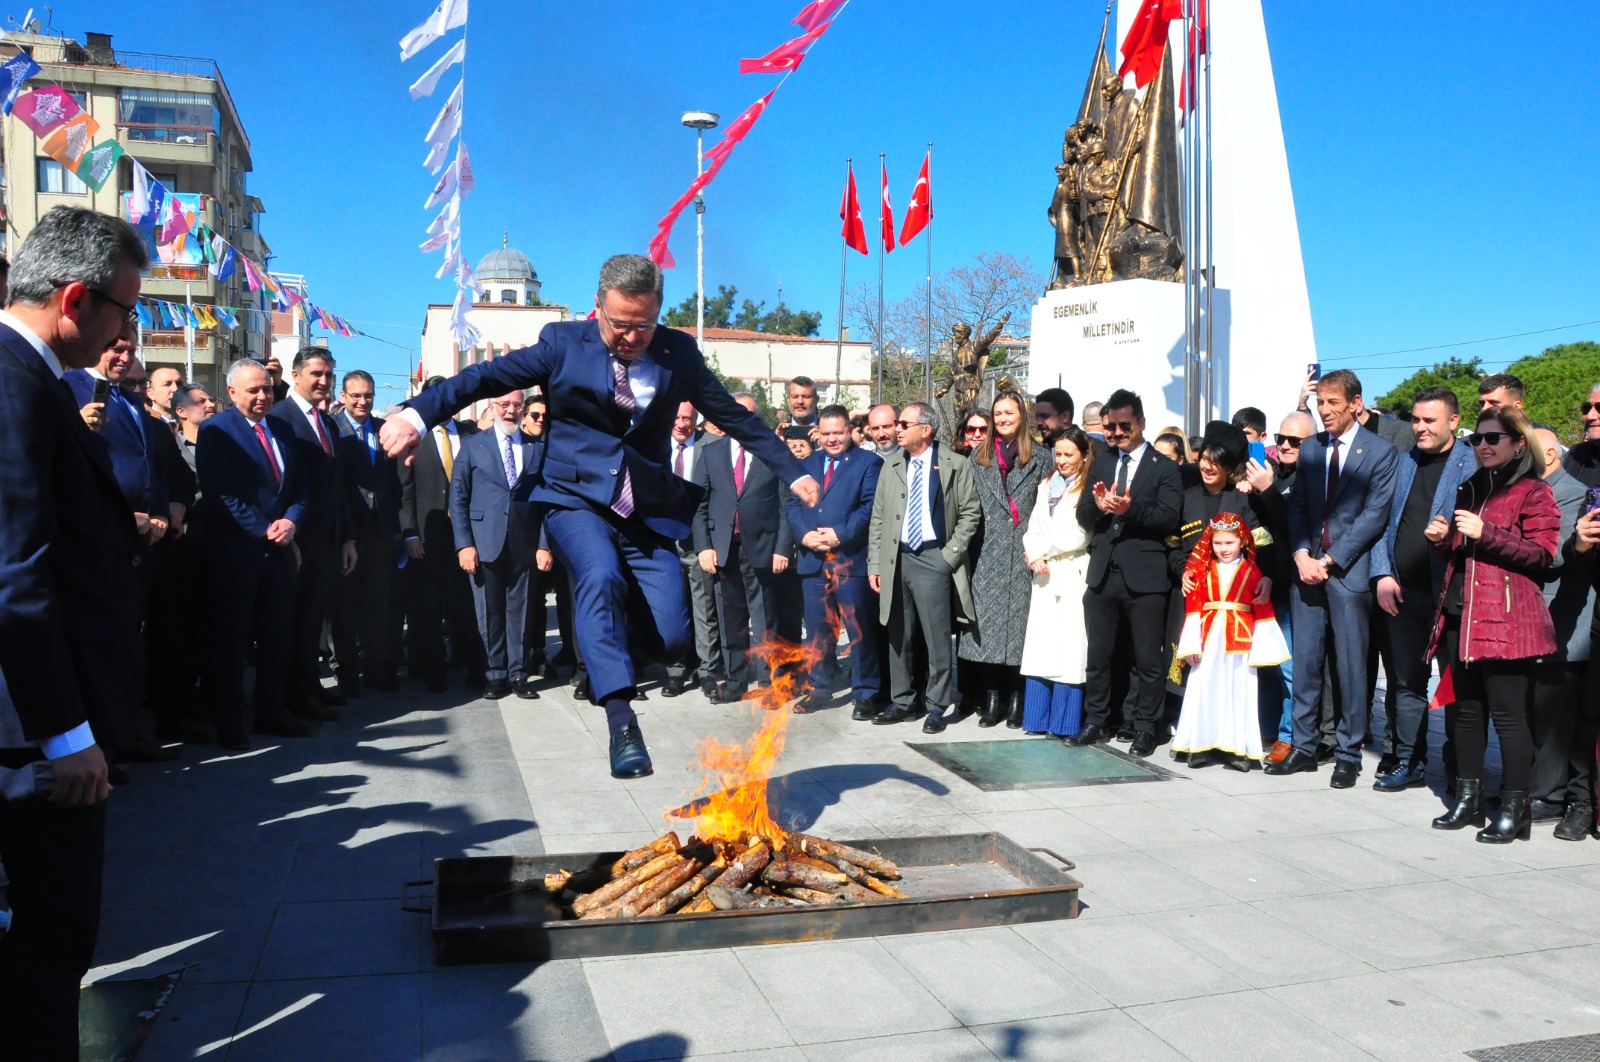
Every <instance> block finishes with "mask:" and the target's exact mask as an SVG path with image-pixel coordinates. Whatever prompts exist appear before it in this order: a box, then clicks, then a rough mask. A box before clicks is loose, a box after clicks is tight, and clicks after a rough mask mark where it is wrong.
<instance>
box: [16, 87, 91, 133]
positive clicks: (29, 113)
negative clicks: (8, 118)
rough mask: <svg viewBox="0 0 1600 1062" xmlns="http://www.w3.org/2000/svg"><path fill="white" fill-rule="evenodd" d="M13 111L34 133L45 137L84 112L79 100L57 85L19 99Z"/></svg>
mask: <svg viewBox="0 0 1600 1062" xmlns="http://www.w3.org/2000/svg"><path fill="white" fill-rule="evenodd" d="M11 113H12V114H14V115H16V117H17V120H18V121H19V122H21V123H22V124H23V125H25V126H27V127H28V128H29V129H32V130H33V135H34V136H36V137H39V138H40V139H43V138H44V137H47V136H49V135H50V134H51V133H52V132H54V131H55V130H56V129H57V128H58V127H59V126H61V125H62V124H63V123H65V122H68V121H70V120H71V119H73V118H76V117H77V116H78V115H80V114H82V113H83V108H82V107H79V106H78V101H77V100H75V99H73V98H72V97H71V96H70V95H68V94H67V90H66V89H64V88H61V87H59V86H57V85H45V86H44V87H43V88H36V89H34V90H33V91H32V92H30V93H28V94H27V95H26V96H23V97H22V98H21V99H19V100H17V101H16V103H15V104H14V105H13V106H12V110H11Z"/></svg>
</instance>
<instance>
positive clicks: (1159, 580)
mask: <svg viewBox="0 0 1600 1062" xmlns="http://www.w3.org/2000/svg"><path fill="white" fill-rule="evenodd" d="M1084 413H1085V417H1086V418H1087V416H1088V410H1087V409H1086V410H1085V411H1084ZM1099 414H1100V425H1099V426H1100V427H1101V428H1102V430H1103V431H1104V433H1105V441H1106V445H1107V446H1108V447H1110V449H1109V450H1108V451H1107V452H1106V453H1104V454H1102V455H1101V456H1099V457H1097V458H1096V459H1095V462H1094V464H1093V465H1091V466H1090V467H1089V477H1088V482H1089V483H1090V484H1092V486H1093V489H1092V490H1086V491H1084V492H1083V496H1082V498H1080V499H1079V501H1078V523H1080V524H1082V525H1083V529H1084V530H1085V531H1086V532H1088V535H1089V577H1088V583H1089V588H1088V590H1087V591H1086V592H1085V593H1084V595H1083V616H1084V622H1085V623H1086V624H1087V625H1088V628H1089V666H1088V671H1087V673H1086V674H1085V676H1084V686H1085V690H1084V693H1085V697H1084V709H1083V722H1084V725H1083V729H1082V730H1080V731H1078V733H1076V734H1074V735H1073V736H1072V737H1071V738H1069V739H1068V740H1069V741H1070V742H1071V743H1072V744H1074V745H1092V744H1095V743H1096V742H1099V741H1104V740H1105V739H1106V738H1107V737H1109V736H1110V730H1109V728H1110V725H1111V707H1112V706H1111V685H1112V681H1113V679H1114V677H1115V676H1114V674H1113V671H1114V665H1113V660H1114V658H1115V656H1116V652H1117V648H1118V646H1117V632H1118V629H1119V627H1121V626H1122V625H1123V624H1124V623H1125V624H1126V625H1127V626H1126V629H1127V632H1128V638H1129V641H1130V642H1131V645H1130V646H1128V647H1127V648H1130V649H1131V650H1132V652H1131V656H1132V658H1133V676H1132V678H1133V681H1132V682H1131V683H1130V684H1129V689H1128V696H1127V699H1126V701H1125V702H1124V711H1123V714H1124V717H1125V720H1126V722H1127V723H1128V724H1130V725H1131V726H1132V728H1133V732H1134V733H1133V743H1132V744H1131V745H1130V746H1129V747H1128V751H1129V752H1131V753H1133V755H1135V756H1148V755H1150V754H1151V753H1152V752H1154V751H1155V748H1156V746H1157V745H1158V744H1160V743H1161V741H1163V740H1164V739H1165V735H1161V734H1158V733H1157V729H1158V728H1159V727H1160V725H1161V718H1162V712H1161V709H1162V701H1163V699H1164V696H1165V692H1166V675H1167V654H1168V644H1167V635H1166V615H1167V596H1168V594H1169V592H1170V590H1171V584H1170V581H1169V576H1168V574H1167V536H1169V535H1171V534H1173V533H1175V532H1176V531H1177V530H1178V521H1179V520H1180V519H1181V518H1182V512H1183V481H1182V479H1181V477H1180V476H1179V475H1178V466H1177V465H1175V464H1173V463H1172V462H1171V461H1168V460H1167V459H1166V458H1165V457H1162V456H1161V455H1160V454H1158V453H1157V452H1156V451H1155V448H1154V447H1152V446H1151V445H1150V444H1149V443H1147V442H1145V438H1144V423H1145V422H1144V402H1143V400H1142V399H1140V397H1139V396H1138V395H1136V394H1134V393H1133V392H1132V391H1126V390H1122V389H1120V388H1119V389H1118V390H1116V391H1113V392H1112V393H1111V397H1110V398H1108V399H1106V401H1105V404H1104V406H1102V407H1101V409H1100V410H1099Z"/></svg>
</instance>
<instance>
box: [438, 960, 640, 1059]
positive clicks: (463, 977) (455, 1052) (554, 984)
mask: <svg viewBox="0 0 1600 1062" xmlns="http://www.w3.org/2000/svg"><path fill="white" fill-rule="evenodd" d="M421 1006H422V1040H421V1054H420V1057H421V1058H422V1059H423V1060H424V1062H499V1060H502V1059H538V1060H539V1062H590V1060H592V1059H609V1058H610V1055H611V1045H610V1043H609V1042H608V1041H607V1040H606V1036H605V1031H604V1029H602V1028H601V1025H600V1018H599V1015H598V1014H597V1013H596V1011H595V1006H594V999H593V998H592V997H591V995H590V993H589V981H588V978H586V977H585V976H584V972H583V967H582V965H581V964H580V963H577V962H550V963H544V964H542V965H539V966H536V967H532V968H530V967H528V966H526V965H520V964H519V965H504V966H499V965H496V966H471V967H456V968H452V969H444V970H433V971H431V972H429V973H427V974H425V975H424V976H423V978H422V1002H421ZM407 1057H409V1056H407Z"/></svg>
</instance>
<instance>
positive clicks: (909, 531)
mask: <svg viewBox="0 0 1600 1062" xmlns="http://www.w3.org/2000/svg"><path fill="white" fill-rule="evenodd" d="M906 545H908V546H910V547H911V548H912V549H920V548H922V464H921V462H919V461H913V462H911V489H910V490H909V491H908V492H907V493H906Z"/></svg>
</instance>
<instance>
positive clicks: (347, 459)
mask: <svg viewBox="0 0 1600 1062" xmlns="http://www.w3.org/2000/svg"><path fill="white" fill-rule="evenodd" d="M333 422H334V423H335V424H337V425H338V426H339V437H338V438H337V439H336V440H334V450H335V452H336V453H338V455H339V469H340V471H341V472H342V473H344V478H345V484H346V489H345V504H346V511H347V512H348V513H349V515H350V536H351V537H352V538H356V539H372V538H382V539H384V540H385V541H392V540H393V539H394V537H395V536H396V535H398V534H399V533H400V473H399V470H398V468H397V464H398V463H397V462H396V461H395V459H394V458H392V457H390V456H389V455H388V454H386V453H384V452H383V450H382V448H381V447H380V448H379V449H377V450H374V449H373V448H372V447H370V446H368V445H367V443H366V440H365V439H363V438H362V437H361V435H360V433H359V431H358V429H357V428H356V424H355V422H354V421H352V420H351V419H350V418H349V417H348V416H346V415H345V414H343V413H341V414H339V415H338V416H337V417H334V418H333ZM368 423H369V425H370V427H371V428H372V435H373V438H377V435H378V432H380V431H382V430H383V418H382V417H372V418H370V419H369V421H368ZM433 457H434V460H435V461H438V459H439V452H438V449H437V448H435V449H434V454H433ZM441 470H442V469H441Z"/></svg>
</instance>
